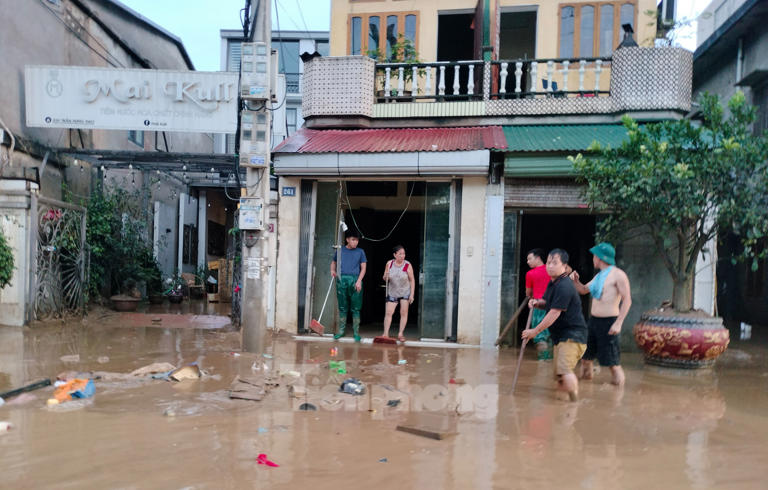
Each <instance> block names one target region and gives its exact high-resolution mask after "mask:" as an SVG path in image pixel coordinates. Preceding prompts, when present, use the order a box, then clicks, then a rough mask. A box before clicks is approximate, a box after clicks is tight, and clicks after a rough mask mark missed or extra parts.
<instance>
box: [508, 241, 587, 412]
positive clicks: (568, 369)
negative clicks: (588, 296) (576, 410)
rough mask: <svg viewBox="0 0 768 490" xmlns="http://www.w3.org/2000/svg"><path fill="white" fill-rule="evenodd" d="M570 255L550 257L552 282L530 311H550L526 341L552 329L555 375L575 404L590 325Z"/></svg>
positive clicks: (555, 252) (554, 252)
mask: <svg viewBox="0 0 768 490" xmlns="http://www.w3.org/2000/svg"><path fill="white" fill-rule="evenodd" d="M569 272H570V270H569V267H568V252H566V251H565V250H561V249H559V248H556V249H554V250H552V251H551V252H549V256H548V257H547V273H548V274H549V277H550V278H551V279H552V280H551V281H550V282H549V284H548V285H547V290H546V291H545V292H544V298H543V299H531V300H530V301H529V302H528V307H530V308H539V309H543V310H547V314H546V315H545V316H544V318H543V319H542V320H541V322H540V323H539V324H538V325H537V326H536V328H530V329H527V330H523V333H522V337H523V339H528V340H530V339H532V338H534V337H535V336H536V335H538V334H539V333H540V332H542V331H544V330H546V329H547V328H549V331H550V334H551V335H552V342H553V343H554V344H555V355H554V365H555V375H556V376H557V380H558V381H557V383H558V387H559V388H560V389H561V390H563V391H565V392H567V393H568V396H569V397H570V399H571V400H573V401H575V400H576V399H577V398H578V393H579V381H578V379H577V378H576V375H575V374H574V372H573V370H574V368H576V364H577V363H578V362H579V360H580V359H581V356H583V355H584V351H585V350H586V349H587V322H585V321H584V316H583V315H582V314H581V297H580V296H579V293H578V292H577V291H576V288H575V287H574V285H573V281H571V280H570V279H568V273H569Z"/></svg>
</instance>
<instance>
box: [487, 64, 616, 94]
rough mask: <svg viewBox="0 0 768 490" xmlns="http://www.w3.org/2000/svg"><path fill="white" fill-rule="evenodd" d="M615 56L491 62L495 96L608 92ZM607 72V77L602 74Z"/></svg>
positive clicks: (492, 89)
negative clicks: (613, 57)
mask: <svg viewBox="0 0 768 490" xmlns="http://www.w3.org/2000/svg"><path fill="white" fill-rule="evenodd" d="M610 63H611V58H577V59H568V58H559V59H548V60H546V59H545V60H500V61H492V62H491V71H492V77H493V78H492V79H493V80H494V82H496V81H498V83H495V84H494V86H493V87H492V88H491V93H490V97H491V98H494V99H495V98H524V97H537V96H545V97H552V96H554V97H568V96H574V97H579V96H581V97H584V96H586V97H590V96H592V97H594V96H598V95H608V94H610V91H609V90H606V89H605V87H607V86H608V85H609V83H610V73H609V72H608V70H609V69H610ZM603 74H606V75H607V76H605V77H603V76H602V75H603Z"/></svg>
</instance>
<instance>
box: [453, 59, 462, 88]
mask: <svg viewBox="0 0 768 490" xmlns="http://www.w3.org/2000/svg"><path fill="white" fill-rule="evenodd" d="M459 68H461V67H460V66H459V65H454V66H453V95H459V89H460V88H461V84H460V83H459Z"/></svg>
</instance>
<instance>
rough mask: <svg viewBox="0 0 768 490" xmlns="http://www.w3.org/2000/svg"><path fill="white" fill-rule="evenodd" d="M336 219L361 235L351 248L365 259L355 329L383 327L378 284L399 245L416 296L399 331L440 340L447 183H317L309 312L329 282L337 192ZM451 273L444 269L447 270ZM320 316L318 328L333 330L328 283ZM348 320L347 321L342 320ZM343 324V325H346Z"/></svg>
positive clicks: (372, 331)
mask: <svg viewBox="0 0 768 490" xmlns="http://www.w3.org/2000/svg"><path fill="white" fill-rule="evenodd" d="M339 189H341V194H342V198H341V206H340V207H341V212H343V221H344V223H345V224H346V225H347V226H348V227H349V228H350V229H353V230H356V231H357V232H358V233H359V234H360V235H361V240H360V243H359V247H360V248H362V249H363V250H364V251H365V254H366V257H367V261H368V262H367V272H366V275H365V277H364V279H363V306H362V310H361V315H360V317H361V318H360V319H361V332H362V333H363V334H364V336H372V335H380V334H381V332H382V329H383V320H384V309H385V290H386V287H385V286H386V285H385V282H384V279H383V275H384V268H385V266H386V264H387V262H388V261H389V260H390V259H392V258H393V255H392V249H393V247H394V246H395V245H402V246H403V247H405V251H406V260H408V261H409V262H410V263H411V265H412V266H413V271H414V279H415V282H416V296H415V301H414V302H413V304H411V305H410V307H409V311H408V323H407V327H406V330H405V332H404V334H405V336H406V337H408V338H411V339H418V338H436V339H445V332H446V325H447V322H448V321H449V318H448V316H447V310H448V308H447V304H448V303H447V301H448V296H449V294H450V291H449V288H448V287H447V286H446V285H447V282H448V281H447V278H448V274H449V267H450V265H449V263H450V261H449V256H450V254H451V248H450V216H451V206H452V198H451V196H452V182H425V181H344V182H342V183H341V184H339V183H336V182H318V184H317V208H316V225H315V247H314V259H313V261H314V267H313V269H314V280H313V281H312V284H313V285H314V289H313V290H312V291H311V293H310V294H311V298H312V299H311V301H312V312H313V315H314V316H313V318H317V317H318V316H317V315H319V313H320V310H321V309H322V304H323V303H324V298H325V294H326V293H327V291H328V288H329V287H331V284H330V280H329V278H328V277H327V271H328V267H329V264H330V260H331V258H332V257H333V256H334V252H333V244H334V243H336V240H337V238H336V229H337V227H336V223H337V222H336V221H335V219H334V216H335V215H336V212H335V209H336V206H337V204H338V201H337V196H338V191H339ZM451 274H452V270H451ZM331 291H332V292H331V294H330V297H329V300H328V304H327V307H326V308H327V310H326V311H328V313H326V314H325V317H324V319H323V320H322V321H321V323H322V324H323V325H325V327H326V332H329V331H335V328H334V327H335V324H336V322H337V321H338V310H337V307H336V298H335V294H333V293H334V292H335V291H334V289H331ZM349 322H351V319H350V320H349ZM349 322H348V323H349ZM399 322H400V316H399V308H398V310H397V311H396V312H395V314H394V316H393V319H392V327H391V328H390V335H396V334H397V328H398V326H399Z"/></svg>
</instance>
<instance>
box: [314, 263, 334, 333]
mask: <svg viewBox="0 0 768 490" xmlns="http://www.w3.org/2000/svg"><path fill="white" fill-rule="evenodd" d="M335 280H336V278H335V277H332V278H331V283H330V284H329V285H328V292H327V293H325V301H323V307H322V308H320V316H319V317H318V320H315V319H314V318H313V319H312V321H311V322H309V328H310V330H312V331H313V332H315V333H316V334H318V335H323V333H324V332H325V327H324V326H323V324H322V323H320V320H322V319H323V312H324V311H325V305H326V304H327V303H328V296H330V295H331V288H333V281H335Z"/></svg>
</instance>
